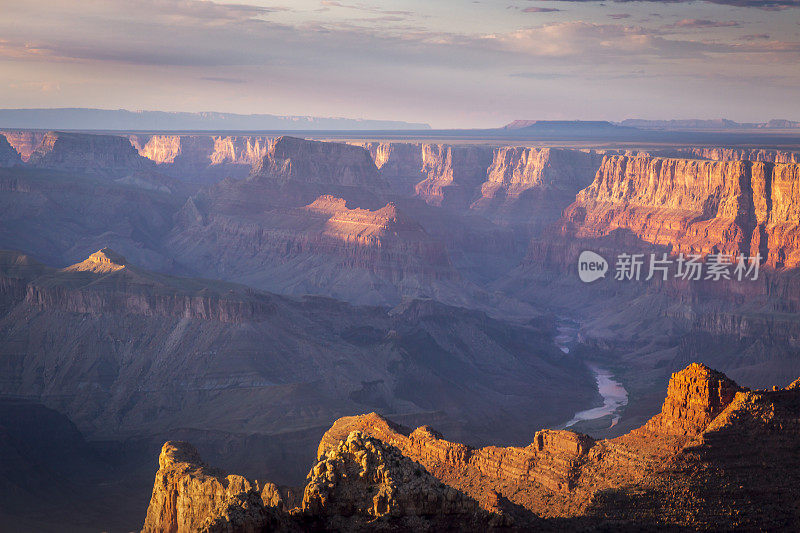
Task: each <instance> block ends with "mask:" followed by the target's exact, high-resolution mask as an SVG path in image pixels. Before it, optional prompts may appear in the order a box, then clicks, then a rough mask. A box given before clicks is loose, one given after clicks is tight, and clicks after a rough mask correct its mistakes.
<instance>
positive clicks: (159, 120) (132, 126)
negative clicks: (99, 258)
mask: <svg viewBox="0 0 800 533" xmlns="http://www.w3.org/2000/svg"><path fill="white" fill-rule="evenodd" d="M0 128H24V129H62V130H114V131H207V130H216V131H232V130H240V131H241V130H247V131H266V130H281V131H285V130H298V131H303V130H427V129H430V126H429V125H428V124H422V123H411V122H402V121H392V120H362V119H351V118H321V117H309V116H280V115H264V114H254V115H239V114H235V113H216V112H203V113H168V112H163V111H128V110H126V109H89V108H80V107H76V108H56V109H0Z"/></svg>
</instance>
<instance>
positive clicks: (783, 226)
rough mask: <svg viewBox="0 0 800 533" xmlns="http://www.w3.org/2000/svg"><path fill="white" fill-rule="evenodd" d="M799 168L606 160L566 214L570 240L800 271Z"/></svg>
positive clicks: (623, 158)
mask: <svg viewBox="0 0 800 533" xmlns="http://www.w3.org/2000/svg"><path fill="white" fill-rule="evenodd" d="M798 184H800V166H798V165H797V164H783V163H781V164H771V163H755V162H751V161H732V162H717V161H702V160H686V159H661V158H653V157H649V156H641V157H629V156H607V157H605V158H604V159H603V162H602V165H601V167H600V170H599V171H598V172H597V176H596V177H595V181H594V183H592V184H591V185H590V186H589V187H587V188H586V189H584V190H583V191H581V192H580V193H579V194H578V196H577V198H576V201H575V203H574V204H572V205H571V206H570V207H569V208H568V209H566V210H565V212H564V219H565V226H564V227H565V229H566V230H567V231H568V233H569V234H571V235H572V236H573V237H578V238H599V237H603V236H606V235H609V234H611V233H612V232H614V231H615V230H623V231H625V232H630V233H631V234H632V236H634V237H636V238H638V239H641V240H643V241H645V242H647V243H653V244H656V245H663V246H666V247H667V248H668V249H669V250H671V251H672V252H673V253H679V252H686V253H700V254H708V253H712V252H722V253H727V254H737V255H738V254H740V253H741V254H745V255H755V254H756V253H758V252H760V253H761V255H762V257H763V258H765V259H766V262H767V264H768V265H771V266H777V267H783V266H788V267H793V266H795V265H797V264H800V253H798V231H800V229H798V225H797V220H798V216H797V215H798V213H797V212H796V209H795V207H793V206H795V205H797V204H798V199H797V198H796V196H797V195H798V194H800V192H799V191H800V185H798Z"/></svg>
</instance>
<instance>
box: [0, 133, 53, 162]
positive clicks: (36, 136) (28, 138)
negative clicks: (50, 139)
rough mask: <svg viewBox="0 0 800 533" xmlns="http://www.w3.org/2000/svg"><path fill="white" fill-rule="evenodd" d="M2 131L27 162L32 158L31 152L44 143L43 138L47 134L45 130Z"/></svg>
mask: <svg viewBox="0 0 800 533" xmlns="http://www.w3.org/2000/svg"><path fill="white" fill-rule="evenodd" d="M0 133H2V135H3V136H4V137H5V138H6V139H8V142H9V143H10V144H11V146H13V147H14V149H15V150H16V151H17V153H19V155H20V157H21V158H22V160H23V161H25V162H27V161H28V160H29V159H30V157H31V154H32V153H33V152H34V151H35V150H36V149H37V148H38V147H39V145H40V144H42V140H44V137H45V135H46V134H47V132H44V131H32V130H27V131H24V130H3V131H0Z"/></svg>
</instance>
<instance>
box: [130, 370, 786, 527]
mask: <svg viewBox="0 0 800 533" xmlns="http://www.w3.org/2000/svg"><path fill="white" fill-rule="evenodd" d="M799 381H800V380H799ZM798 415H800V387H797V386H795V385H792V386H790V387H788V388H787V389H782V390H780V389H778V388H777V387H776V388H775V389H774V390H772V391H749V390H747V389H742V388H741V387H739V386H738V385H736V384H735V383H734V382H732V381H731V380H729V379H728V378H726V377H725V376H724V375H723V374H720V373H718V372H715V371H713V370H711V369H709V368H707V367H705V366H703V365H697V364H693V365H690V366H689V367H687V368H686V369H684V370H683V371H681V372H678V373H675V374H673V376H672V379H671V380H670V384H669V388H668V392H667V398H666V400H665V401H664V405H663V407H662V411H661V413H659V414H658V415H656V416H655V417H654V418H653V419H651V420H650V421H649V422H648V423H647V424H646V425H645V426H643V427H642V428H640V429H637V430H635V431H632V432H631V433H629V434H627V435H624V436H622V437H619V438H616V439H613V440H598V441H595V440H593V439H591V438H590V437H587V436H585V435H580V434H576V433H572V432H569V431H549V430H543V431H539V432H537V433H536V434H535V435H534V439H533V443H532V444H530V445H529V446H527V447H525V448H496V447H488V448H478V449H476V448H471V447H469V446H464V445H462V444H458V443H454V442H450V441H447V440H444V439H443V438H442V437H441V435H438V434H437V433H436V432H434V431H433V430H431V429H430V428H427V427H420V428H418V429H416V430H415V431H413V432H411V431H409V430H407V429H404V428H403V427H401V426H397V425H395V424H393V423H391V422H389V421H388V420H386V419H383V418H381V417H379V416H378V415H375V414H370V415H362V416H357V417H348V418H344V419H340V420H338V421H337V422H336V423H335V424H334V425H333V427H331V429H330V430H329V431H328V432H327V433H326V434H325V436H324V437H323V439H322V441H321V442H320V446H319V450H318V453H317V463H316V464H315V465H314V466H313V467H312V469H311V472H310V473H309V476H308V485H307V486H306V488H305V490H304V497H303V501H302V502H301V503H300V502H298V503H296V504H295V508H294V509H292V510H289V511H288V512H287V507H289V506H291V503H290V502H289V500H287V499H285V498H281V496H280V495H277V496H276V495H275V492H276V489H275V488H274V487H272V486H268V487H269V488H267V489H265V490H263V491H262V492H261V494H260V495H259V490H258V486H255V489H254V488H253V487H254V486H253V485H251V484H249V483H248V484H244V483H242V485H243V486H244V488H243V489H242V490H241V491H240V494H238V495H237V496H236V498H231V497H230V496H226V497H225V501H226V502H233V503H232V504H231V503H228V505H227V506H226V507H225V509H224V511H220V510H219V507H220V506H219V504H218V503H215V504H214V505H210V504H209V502H210V501H213V502H217V501H218V500H219V498H218V497H217V496H216V495H217V494H220V493H221V492H224V491H221V490H219V489H215V490H214V491H211V492H212V494H214V495H215V496H214V497H212V498H210V499H209V497H208V496H205V495H204V491H202V490H200V489H199V486H201V484H206V483H213V484H214V485H215V486H218V485H222V484H224V483H225V481H224V479H225V478H223V474H221V473H217V474H215V476H214V477H211V476H209V475H208V474H204V475H201V476H200V477H199V479H198V478H197V477H195V476H194V475H190V474H189V472H193V471H197V469H198V468H200V467H199V466H198V464H199V459H198V458H197V457H196V456H195V455H194V454H193V452H192V449H191V447H190V446H189V445H187V444H183V443H167V444H166V445H165V447H164V451H163V452H162V459H161V468H160V470H159V472H158V473H157V474H156V483H155V486H154V489H153V496H152V499H151V505H150V508H149V509H148V515H147V521H146V522H145V529H146V530H148V531H152V530H157V529H158V528H159V527H164V526H165V525H174V524H176V520H181V519H184V520H185V519H186V517H191V519H192V520H193V521H194V523H200V521H203V522H204V523H205V524H212V523H213V524H215V526H216V527H218V528H221V529H218V530H225V529H224V528H225V527H229V528H232V529H233V530H234V531H263V530H266V529H267V528H268V527H273V526H274V525H275V524H276V523H280V524H281V527H283V528H284V529H287V530H300V529H302V528H303V527H307V526H308V525H309V524H320V523H322V524H325V525H326V526H327V527H334V528H336V529H339V530H349V531H360V530H364V529H366V528H367V527H372V528H374V527H381V528H384V529H386V530H403V529H404V528H408V527H409V526H410V524H414V528H415V529H427V528H435V527H436V526H437V524H440V525H441V524H442V522H441V520H442V519H443V518H444V519H446V520H445V522H444V524H445V525H448V524H449V525H450V527H457V528H461V529H469V530H472V529H475V528H480V527H482V528H483V529H484V530H486V529H494V528H501V529H502V528H508V527H511V528H523V529H525V528H532V527H535V528H536V529H539V530H550V529H553V530H558V529H563V528H569V529H575V528H579V529H586V530H594V528H598V529H599V530H607V528H609V527H613V528H659V527H660V528H664V527H673V528H674V527H678V528H690V529H696V528H699V529H710V530H731V529H735V528H750V529H764V528H766V529H774V528H786V527H796V525H797V524H798V523H800V509H798V508H797V506H796V505H793V504H792V502H793V501H794V500H793V498H796V497H797V484H796V483H797V478H798V474H797V471H798V470H797V466H798V465H800V451H798V449H797V447H796V445H792V443H793V442H795V441H796V439H797V437H798V432H800V425H799V424H798V423H797V420H798ZM175 448H179V449H183V450H187V451H185V452H184V453H185V454H186V456H187V459H185V461H186V462H185V463H182V464H181V465H180V466H179V467H177V468H176V466H175V465H174V464H165V461H164V458H165V455H167V454H169V453H170V451H171V450H173V449H175ZM759 465H763V466H762V467H759ZM227 479H228V480H232V479H237V478H236V477H235V476H229V477H228V478H227ZM437 480H438V481H439V482H440V484H439V485H438V486H437V484H436V481H437ZM228 486H236V484H235V483H233V482H230V481H229V482H228ZM170 495H172V496H171V498H172V501H176V498H177V501H182V502H187V503H188V502H189V501H192V504H191V505H188V508H178V509H174V508H171V509H169V512H164V509H165V506H164V504H163V502H164V501H169V498H170ZM237 498H238V501H237ZM190 499H191V500H190ZM239 502H243V503H239ZM273 502H275V503H273ZM278 502H279V504H278ZM439 502H440V503H439ZM426 503H427V504H428V505H430V504H432V503H436V505H433V506H432V507H430V508H428V507H426ZM184 507H186V506H184ZM248 517H254V518H255V519H252V518H248ZM411 518H413V519H414V520H415V521H414V522H409V520H410V519H411ZM265 519H268V520H270V521H271V522H269V523H268V524H266V525H265ZM184 530H188V529H186V528H181V527H178V531H184ZM209 530H213V529H209Z"/></svg>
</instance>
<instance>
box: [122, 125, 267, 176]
mask: <svg viewBox="0 0 800 533" xmlns="http://www.w3.org/2000/svg"><path fill="white" fill-rule="evenodd" d="M129 139H130V141H131V144H132V145H133V146H134V147H135V148H136V149H137V151H138V152H139V154H140V155H141V156H143V157H146V158H148V159H150V160H151V161H153V162H155V163H156V164H157V165H158V167H159V170H161V171H162V172H165V173H167V174H169V175H173V176H175V177H178V178H181V179H184V180H190V181H203V182H213V181H217V180H219V179H222V178H224V177H226V176H233V177H237V178H243V177H246V176H247V175H248V174H249V172H250V169H251V167H252V166H253V165H255V164H256V163H258V162H259V161H261V160H262V159H263V158H264V156H265V155H266V154H267V151H268V150H269V146H270V143H271V142H272V140H273V139H272V138H270V137H265V136H254V135H236V136H231V135H130V136H129Z"/></svg>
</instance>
